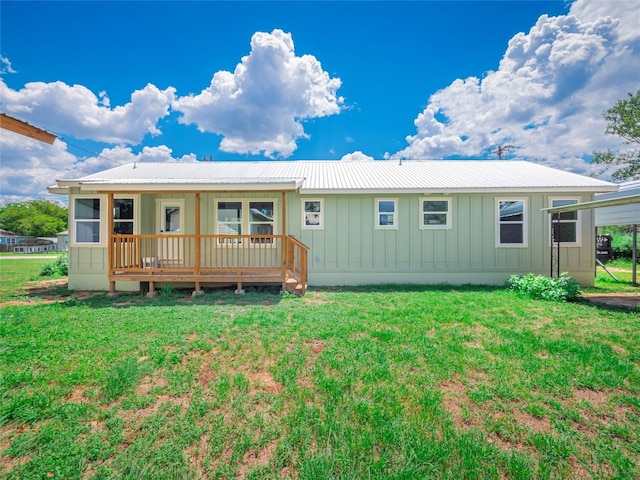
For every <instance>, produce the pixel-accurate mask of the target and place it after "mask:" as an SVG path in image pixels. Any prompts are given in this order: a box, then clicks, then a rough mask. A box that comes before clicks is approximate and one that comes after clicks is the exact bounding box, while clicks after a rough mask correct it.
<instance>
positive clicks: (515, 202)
mask: <svg viewBox="0 0 640 480" xmlns="http://www.w3.org/2000/svg"><path fill="white" fill-rule="evenodd" d="M496 206H497V217H498V222H497V227H498V231H497V237H498V242H497V244H498V246H502V247H522V246H526V244H527V241H526V239H527V223H526V222H527V211H526V206H527V204H526V202H525V200H524V199H504V200H501V199H499V200H497V202H496Z"/></svg>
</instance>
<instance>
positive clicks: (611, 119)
mask: <svg viewBox="0 0 640 480" xmlns="http://www.w3.org/2000/svg"><path fill="white" fill-rule="evenodd" d="M604 118H605V120H606V121H607V122H608V123H609V124H608V125H607V129H606V130H605V133H606V134H608V135H618V136H620V137H622V138H623V139H624V143H625V144H627V145H630V144H636V145H640V90H638V91H637V92H636V94H635V95H633V94H631V93H629V96H628V98H623V99H622V100H618V101H617V102H616V104H615V105H614V106H613V107H611V108H610V109H609V110H607V111H606V112H604ZM593 154H594V157H593V160H592V162H593V163H598V164H601V165H605V166H606V169H609V168H611V167H620V168H618V169H617V170H616V171H615V172H613V173H612V174H611V177H612V178H613V179H614V180H617V181H624V180H635V179H638V178H640V149H638V148H636V149H630V150H626V151H624V152H618V153H615V152H612V151H611V150H607V151H606V152H603V151H598V150H596V151H595V152H593Z"/></svg>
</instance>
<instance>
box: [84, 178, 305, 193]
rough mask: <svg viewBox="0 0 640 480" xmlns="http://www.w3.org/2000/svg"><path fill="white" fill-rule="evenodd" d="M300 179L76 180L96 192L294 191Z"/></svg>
mask: <svg viewBox="0 0 640 480" xmlns="http://www.w3.org/2000/svg"><path fill="white" fill-rule="evenodd" d="M301 184H302V181H298V180H295V181H290V182H264V183H253V182H252V183H188V182H185V183H155V182H149V183H120V182H112V181H107V182H98V181H93V182H77V184H76V186H78V187H80V190H81V191H96V192H141V193H144V192H205V191H206V192H229V191H234V192H255V191H262V192H264V191H273V192H294V191H297V190H298V189H299V188H300V186H301Z"/></svg>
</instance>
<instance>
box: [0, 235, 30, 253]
mask: <svg viewBox="0 0 640 480" xmlns="http://www.w3.org/2000/svg"><path fill="white" fill-rule="evenodd" d="M25 238H30V237H25V236H22V235H18V234H17V233H13V232H10V231H8V230H0V252H13V247H15V246H16V245H17V244H18V243H20V242H21V241H22V240H24V239H25Z"/></svg>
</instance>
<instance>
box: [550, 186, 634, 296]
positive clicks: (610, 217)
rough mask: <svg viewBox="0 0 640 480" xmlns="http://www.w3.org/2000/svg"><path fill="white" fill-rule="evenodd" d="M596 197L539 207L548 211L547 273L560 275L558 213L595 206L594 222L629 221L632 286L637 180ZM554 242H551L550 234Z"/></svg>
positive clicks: (616, 222) (600, 224)
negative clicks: (549, 224) (549, 256)
mask: <svg viewBox="0 0 640 480" xmlns="http://www.w3.org/2000/svg"><path fill="white" fill-rule="evenodd" d="M596 198H597V200H594V201H591V202H583V203H575V204H571V205H563V206H559V207H550V208H543V209H542V210H543V211H546V212H548V213H549V214H550V215H551V232H552V233H551V238H552V242H551V276H552V277H553V276H554V274H555V275H556V276H558V277H559V276H560V242H559V239H560V235H555V236H554V235H553V232H554V228H559V227H560V215H561V214H563V213H567V212H576V211H579V210H591V209H595V225H596V228H597V227H602V226H607V225H632V226H633V228H632V235H633V237H632V238H633V242H632V243H633V245H632V275H631V280H632V282H633V285H634V286H637V285H638V281H637V263H638V225H640V180H637V181H632V182H626V183H623V184H621V185H620V189H619V190H618V191H617V192H612V193H603V194H598V195H596ZM554 237H555V238H557V240H558V241H557V242H555V243H554V242H553V238H554Z"/></svg>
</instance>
